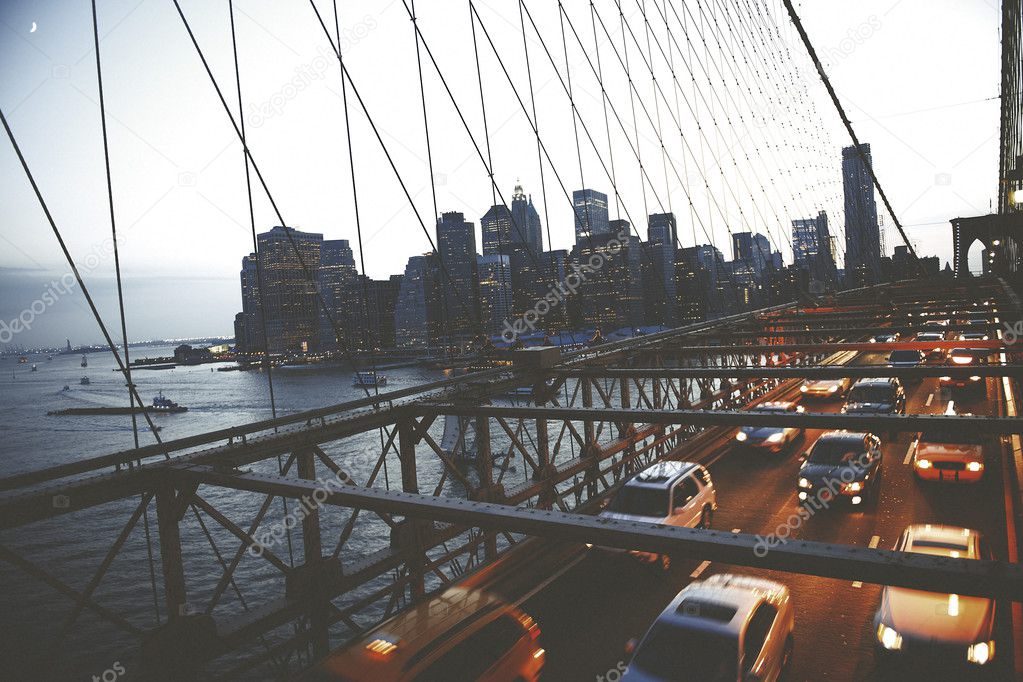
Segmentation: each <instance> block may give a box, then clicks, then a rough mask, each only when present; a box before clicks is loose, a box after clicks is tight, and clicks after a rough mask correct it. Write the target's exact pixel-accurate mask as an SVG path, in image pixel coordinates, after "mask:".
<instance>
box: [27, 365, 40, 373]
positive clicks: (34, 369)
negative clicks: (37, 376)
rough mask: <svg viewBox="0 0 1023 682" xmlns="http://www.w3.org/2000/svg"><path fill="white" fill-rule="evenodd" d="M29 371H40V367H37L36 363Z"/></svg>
mask: <svg viewBox="0 0 1023 682" xmlns="http://www.w3.org/2000/svg"><path fill="white" fill-rule="evenodd" d="M29 371H30V372H38V371H39V368H38V367H36V366H35V365H32V369H30V370H29Z"/></svg>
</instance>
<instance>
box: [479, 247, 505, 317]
mask: <svg viewBox="0 0 1023 682" xmlns="http://www.w3.org/2000/svg"><path fill="white" fill-rule="evenodd" d="M476 270H477V272H478V273H479V290H480V319H481V322H482V326H483V331H484V332H485V333H486V334H489V335H494V334H500V333H501V332H502V331H503V330H504V322H505V320H506V319H508V318H509V316H510V314H511V304H512V288H511V285H512V276H511V257H510V256H505V255H502V254H499V253H498V254H491V255H489V256H477V257H476Z"/></svg>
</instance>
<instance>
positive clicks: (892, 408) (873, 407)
mask: <svg viewBox="0 0 1023 682" xmlns="http://www.w3.org/2000/svg"><path fill="white" fill-rule="evenodd" d="M842 412H845V413H847V414H905V412H906V390H905V389H904V388H903V387H902V382H901V381H899V379H898V378H897V377H889V378H873V379H860V380H859V381H857V382H856V383H855V384H853V387H852V390H850V391H849V395H848V396H847V397H846V399H845V405H843V406H842Z"/></svg>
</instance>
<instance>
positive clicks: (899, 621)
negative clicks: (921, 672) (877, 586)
mask: <svg viewBox="0 0 1023 682" xmlns="http://www.w3.org/2000/svg"><path fill="white" fill-rule="evenodd" d="M895 551H897V552H916V553H919V554H928V555H931V556H937V557H949V558H962V559H991V558H992V556H991V552H990V550H989V549H988V546H987V543H986V542H985V540H984V538H983V537H982V536H981V534H980V533H979V532H977V531H975V530H970V529H968V528H958V527H955V526H942V525H935V524H920V525H913V526H910V527H909V528H907V529H906V530H905V531H904V532H903V533H902V536H901V537H900V538H899V541H898V543H897V544H896V545H895ZM978 579H979V578H978ZM994 624H995V603H994V601H992V600H991V599H985V598H983V597H967V596H963V595H957V594H941V593H938V592H924V591H923V590H912V589H908V588H904V587H885V588H884V589H883V590H882V591H881V605H880V608H878V610H877V613H876V614H875V615H874V633H875V645H876V648H877V651H878V653H879V655H880V658H881V662H882V663H893V662H894V661H895V659H901V660H902V661H904V662H905V663H907V664H911V665H913V667H914V668H915V667H917V666H918V665H920V664H923V665H924V666H928V667H931V666H933V667H934V668H935V669H937V670H940V671H941V675H942V676H941V678H940V679H962V676H961V673H962V672H964V671H965V670H968V669H971V668H972V669H975V670H976V669H979V668H983V667H984V666H987V665H989V664H990V663H991V661H992V660H993V659H994V657H995V642H994Z"/></svg>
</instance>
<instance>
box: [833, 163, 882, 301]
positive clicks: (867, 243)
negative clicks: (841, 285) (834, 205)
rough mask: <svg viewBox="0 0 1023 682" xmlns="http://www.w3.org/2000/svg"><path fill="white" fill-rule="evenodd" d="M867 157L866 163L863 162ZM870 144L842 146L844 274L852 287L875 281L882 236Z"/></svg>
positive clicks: (879, 261) (878, 267) (879, 260)
mask: <svg viewBox="0 0 1023 682" xmlns="http://www.w3.org/2000/svg"><path fill="white" fill-rule="evenodd" d="M864 159H866V163H864ZM867 164H873V161H872V160H871V156H870V145H869V144H861V145H860V147H859V150H857V148H856V147H845V148H843V149H842V185H843V187H844V189H845V276H846V279H848V280H849V283H850V284H852V285H853V286H862V285H866V284H876V283H877V282H878V281H879V277H880V268H881V235H880V232H879V230H878V225H877V204H876V203H875V202H874V183H873V180H872V179H871V175H870V169H869V167H868V166H867Z"/></svg>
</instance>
